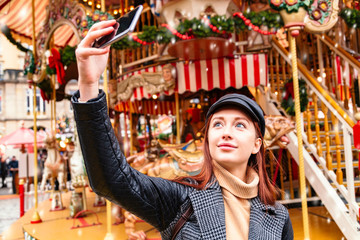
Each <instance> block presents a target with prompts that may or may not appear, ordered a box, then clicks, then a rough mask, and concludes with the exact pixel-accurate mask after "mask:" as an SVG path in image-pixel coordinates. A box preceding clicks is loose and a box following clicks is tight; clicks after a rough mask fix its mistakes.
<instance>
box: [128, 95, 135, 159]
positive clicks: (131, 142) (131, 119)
mask: <svg viewBox="0 0 360 240" xmlns="http://www.w3.org/2000/svg"><path fill="white" fill-rule="evenodd" d="M132 112H133V110H132V105H131V100H130V99H129V121H130V123H129V128H130V145H129V148H130V153H129V156H131V155H132V154H133V150H134V149H133V141H134V139H133V134H132V131H133V118H132Z"/></svg>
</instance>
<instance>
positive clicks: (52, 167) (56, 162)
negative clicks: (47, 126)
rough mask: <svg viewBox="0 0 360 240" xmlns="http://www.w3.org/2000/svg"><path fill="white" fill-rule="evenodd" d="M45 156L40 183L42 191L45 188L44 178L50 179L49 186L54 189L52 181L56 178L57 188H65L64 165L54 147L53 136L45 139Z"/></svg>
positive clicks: (54, 140)
mask: <svg viewBox="0 0 360 240" xmlns="http://www.w3.org/2000/svg"><path fill="white" fill-rule="evenodd" d="M46 145H47V157H46V160H45V164H44V173H43V177H42V181H41V185H40V189H41V190H42V191H44V190H45V184H46V180H48V179H50V181H51V186H52V188H53V189H54V181H55V179H56V178H57V180H58V182H59V190H61V189H65V178H64V177H65V173H64V170H65V166H64V160H63V158H62V157H61V156H60V153H59V151H58V149H57V147H56V139H55V137H50V138H48V139H46Z"/></svg>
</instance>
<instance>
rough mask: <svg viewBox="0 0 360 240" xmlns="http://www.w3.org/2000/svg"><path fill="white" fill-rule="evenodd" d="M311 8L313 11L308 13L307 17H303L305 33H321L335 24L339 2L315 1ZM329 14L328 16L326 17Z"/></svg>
mask: <svg viewBox="0 0 360 240" xmlns="http://www.w3.org/2000/svg"><path fill="white" fill-rule="evenodd" d="M312 6H313V7H312V10H313V11H312V12H309V15H307V16H306V17H305V30H306V31H308V32H311V33H323V32H326V31H328V30H330V29H331V28H332V27H333V26H334V25H335V24H336V23H337V21H338V15H339V11H340V10H339V0H334V1H330V0H315V1H314V3H313V5H312ZM330 12H331V13H330ZM319 13H320V14H319ZM329 13H330V16H328V15H329ZM314 15H315V16H316V17H315V16H314ZM320 15H321V16H320ZM312 18H313V19H312ZM324 22H325V23H324Z"/></svg>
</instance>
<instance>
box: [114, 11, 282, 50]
mask: <svg viewBox="0 0 360 240" xmlns="http://www.w3.org/2000/svg"><path fill="white" fill-rule="evenodd" d="M243 16H244V17H245V18H247V19H249V20H250V21H251V23H252V24H253V25H254V26H257V27H260V26H261V25H264V26H267V27H268V28H269V29H272V28H275V29H278V28H281V27H282V26H283V25H284V23H283V21H282V18H281V17H280V14H278V13H273V12H271V11H262V12H258V13H256V12H249V13H244V14H243ZM248 25H249V24H248ZM248 25H247V24H246V23H245V22H244V20H243V19H241V18H240V17H239V16H233V17H228V18H227V17H225V16H213V17H211V18H203V19H197V18H193V19H191V20H188V19H185V20H184V21H182V22H181V23H180V24H179V25H178V26H177V27H176V29H172V28H171V27H169V26H167V25H166V24H165V25H164V24H163V25H162V26H160V27H159V28H156V27H155V26H144V28H143V29H142V32H141V33H139V34H137V35H129V37H128V38H123V39H121V40H120V41H118V42H116V43H114V44H113V45H112V47H113V48H114V49H119V50H122V49H128V48H137V47H140V46H141V45H148V44H152V43H154V42H157V43H159V44H166V43H170V42H173V41H178V40H184V39H191V38H207V37H222V38H230V37H231V34H232V33H233V32H234V30H235V31H236V33H240V32H243V31H245V30H251V29H252V28H251V26H250V25H249V26H248Z"/></svg>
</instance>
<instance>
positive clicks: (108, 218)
mask: <svg viewBox="0 0 360 240" xmlns="http://www.w3.org/2000/svg"><path fill="white" fill-rule="evenodd" d="M101 11H102V12H105V11H106V9H105V0H101ZM103 78H104V85H103V90H104V92H105V96H106V102H107V103H109V93H108V82H107V67H105V70H104V74H103ZM111 224H112V223H111V202H110V201H109V200H106V226H107V233H106V236H105V238H104V239H105V240H113V239H114V235H113V234H112V233H111Z"/></svg>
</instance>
